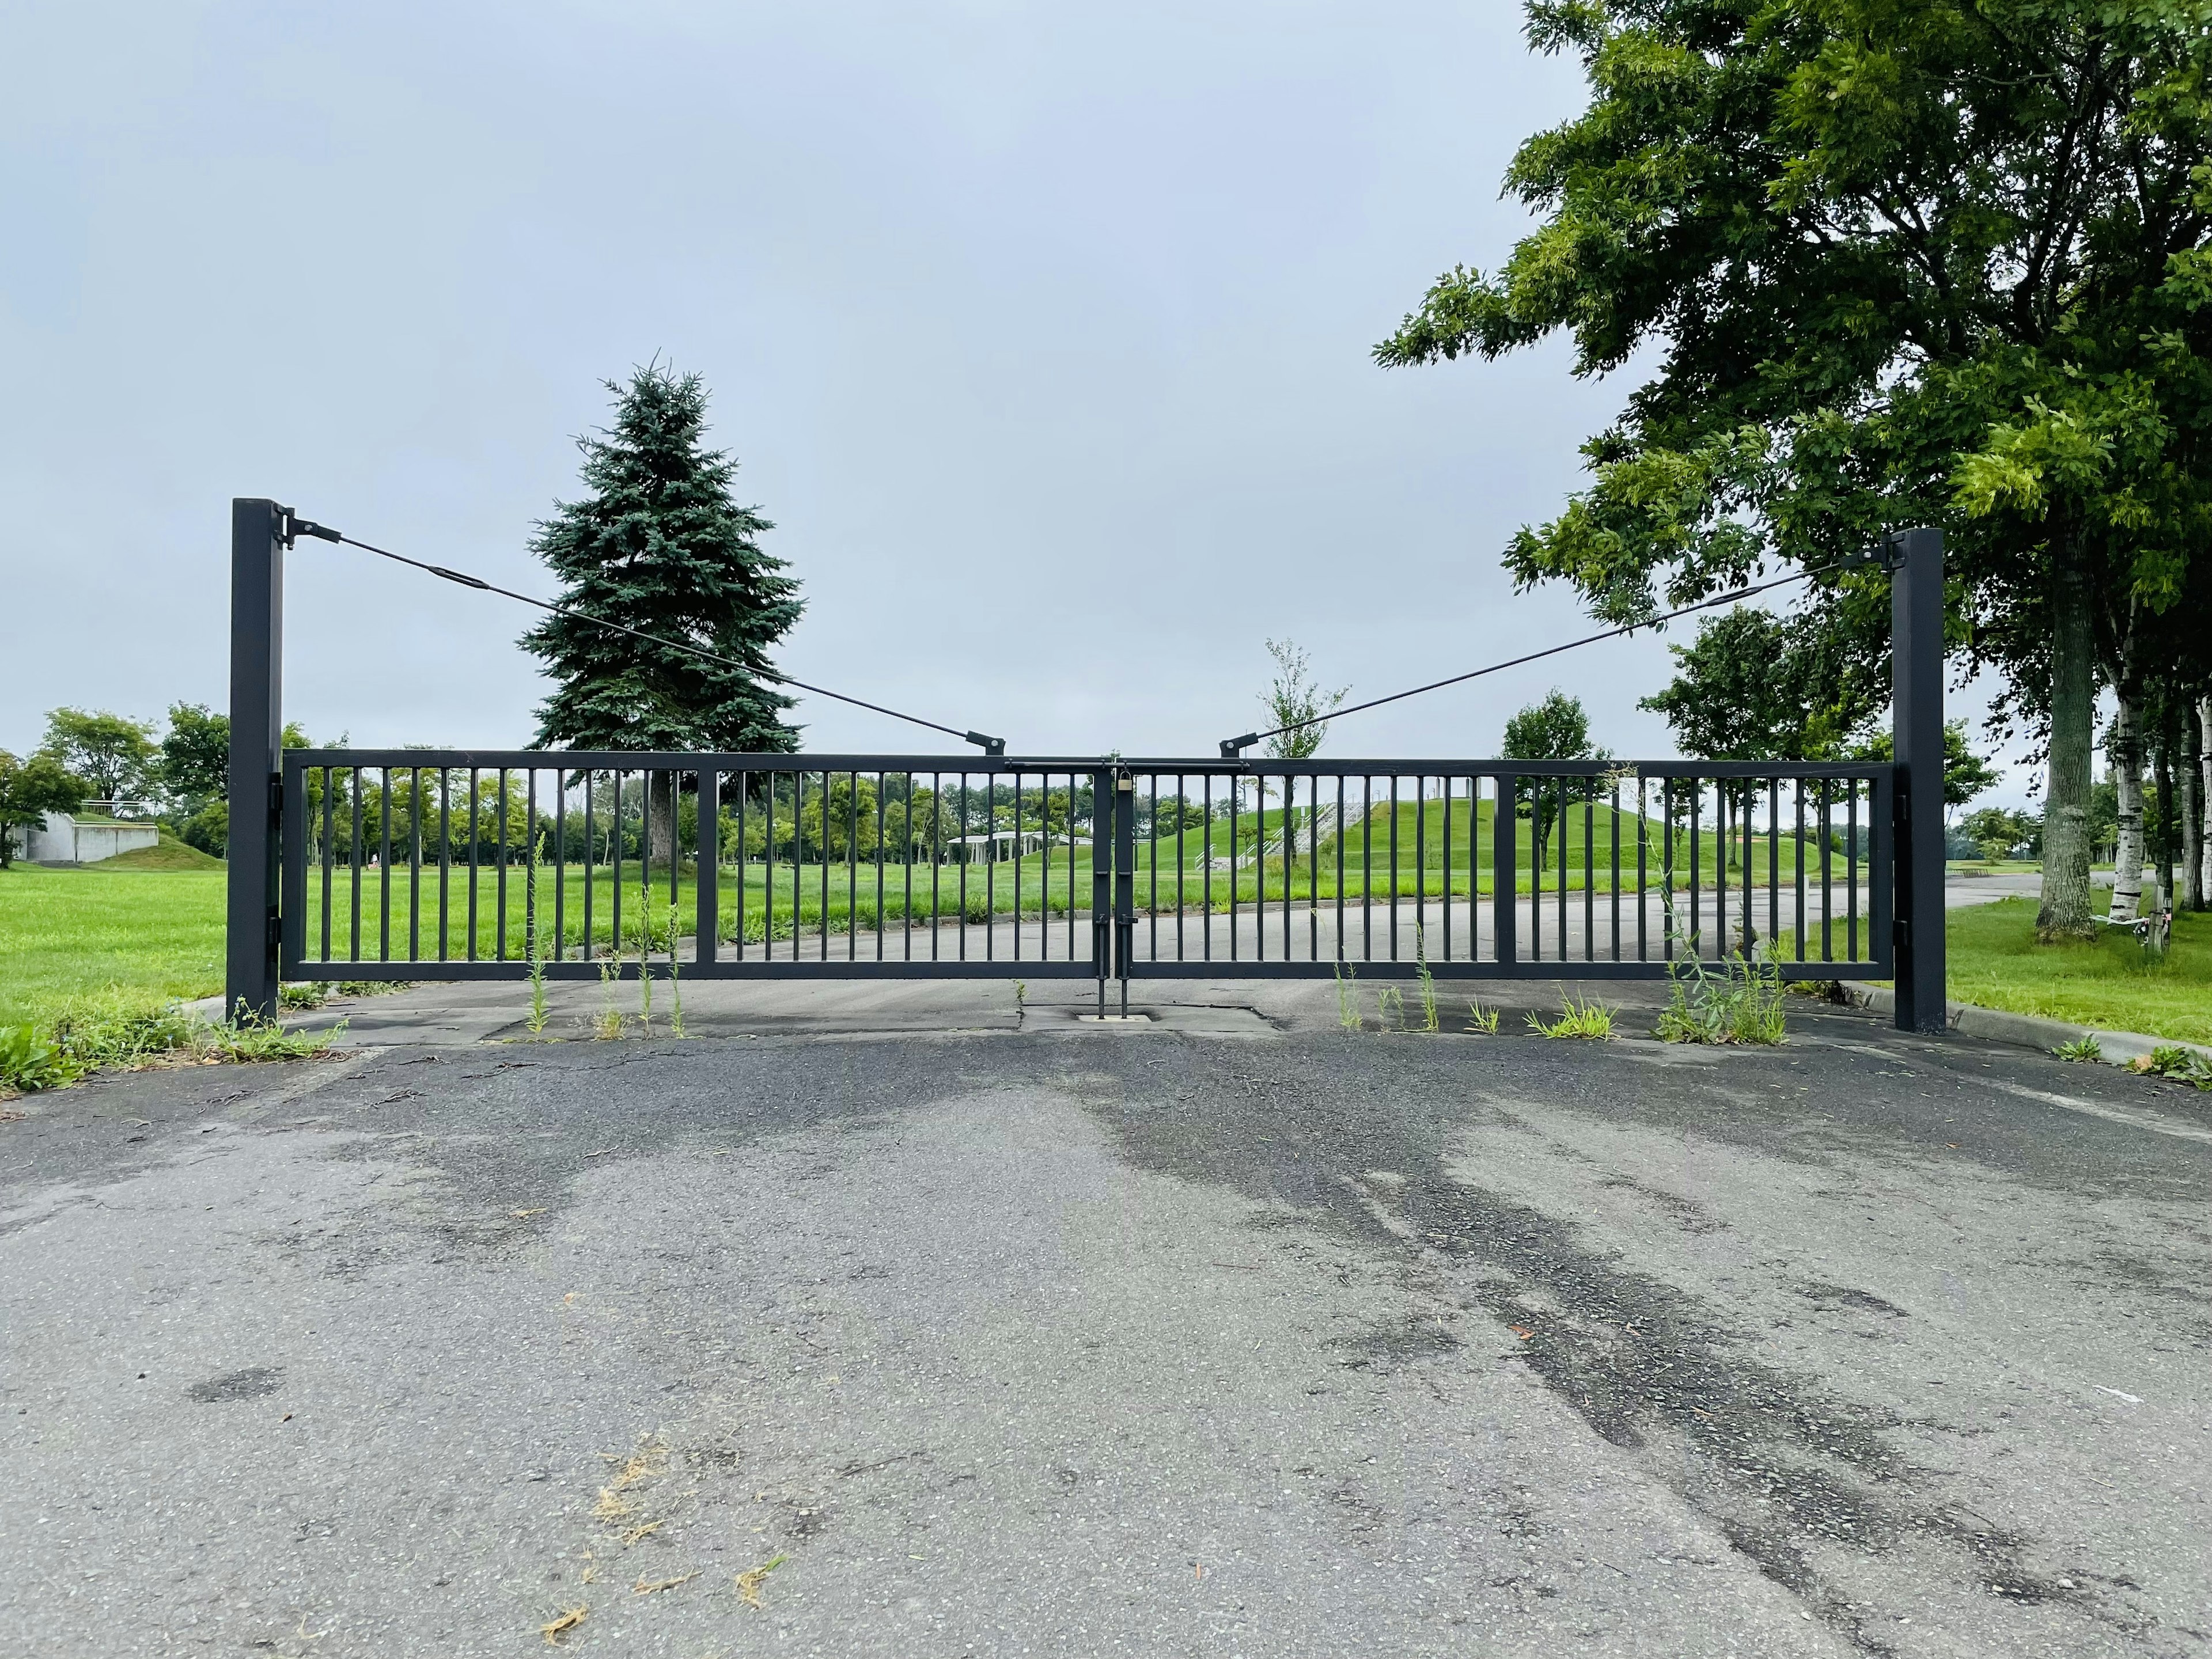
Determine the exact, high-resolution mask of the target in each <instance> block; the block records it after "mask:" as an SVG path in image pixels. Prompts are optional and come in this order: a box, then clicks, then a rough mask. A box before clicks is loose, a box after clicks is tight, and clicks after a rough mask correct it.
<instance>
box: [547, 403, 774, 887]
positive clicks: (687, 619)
mask: <svg viewBox="0 0 2212 1659" xmlns="http://www.w3.org/2000/svg"><path fill="white" fill-rule="evenodd" d="M607 390H608V391H609V392H613V393H614V394H615V396H616V398H617V406H616V414H615V422H614V426H613V428H612V429H611V431H609V432H606V433H605V434H603V435H599V436H593V437H585V438H580V439H579V440H578V441H577V446H578V447H579V448H580V449H581V450H582V451H583V453H584V468H583V476H584V483H585V484H586V487H587V489H588V491H589V493H588V494H587V495H586V496H585V497H584V499H582V500H580V501H564V502H562V503H559V504H558V505H557V506H556V508H555V510H554V513H553V516H552V517H551V518H550V519H548V520H545V521H544V523H542V524H540V525H539V526H538V534H537V535H536V537H535V538H532V542H531V544H530V545H531V550H532V552H534V553H536V554H537V555H538V556H539V557H540V558H542V559H544V561H545V562H546V564H547V566H548V567H550V568H551V570H552V572H553V574H555V575H556V577H558V578H559V579H560V583H561V593H560V599H561V603H562V604H563V605H567V606H568V607H570V608H572V609H574V610H577V611H582V612H584V613H585V614H586V615H588V616H592V617H604V618H605V619H606V620H607V621H609V622H614V623H622V624H623V625H624V626H625V627H629V628H635V629H639V630H641V631H642V632H644V633H647V634H653V635H661V636H663V637H665V638H668V639H671V640H680V641H690V642H691V643H692V644H695V645H697V646H700V647H704V648H705V649H707V650H708V651H711V652H714V653H715V654H716V655H718V656H720V657H725V658H728V659H731V660H732V662H733V663H736V664H741V665H743V666H727V665H724V664H721V663H717V662H711V661H708V660H706V659H702V658H700V657H697V656H695V655H692V654H691V653H689V652H685V651H681V650H678V649H675V648H673V647H668V646H659V645H653V644H648V643H647V641H643V640H640V639H637V638H635V637H634V636H633V635H627V634H618V633H615V632H613V631H611V629H604V628H594V627H592V625H591V624H590V623H584V622H579V621H575V620H574V619H572V618H569V617H547V618H546V619H545V620H544V622H543V623H539V624H538V626H537V627H536V628H534V629H532V630H531V631H530V632H529V633H527V634H526V635H524V636H523V641H522V643H523V645H524V646H525V647H526V648H527V649H529V650H531V651H532V652H535V653H537V654H538V656H540V657H543V658H544V659H545V661H546V665H547V667H548V670H549V671H550V674H551V676H552V678H553V679H554V680H555V682H556V687H555V690H554V691H553V694H552V695H551V696H550V697H548V698H547V699H546V700H545V702H544V703H543V704H542V705H541V706H540V707H539V708H538V742H539V743H541V744H548V745H550V744H568V745H569V746H572V747H575V748H584V749H659V750H737V751H744V752H749V753H787V752H789V751H790V750H792V749H793V748H794V747H796V746H797V743H798V738H799V733H798V731H797V729H796V728H794V727H793V726H790V725H788V724H787V723H786V722H785V720H784V719H783V714H784V712H785V711H786V710H787V709H788V708H791V706H792V702H793V700H792V699H791V698H790V697H787V696H784V695H783V694H782V693H781V691H778V690H775V683H774V671H773V670H771V669H770V667H769V660H768V652H769V647H772V646H774V645H775V643H776V641H779V640H781V638H782V637H783V636H784V635H786V634H787V633H788V632H789V631H790V629H791V626H792V624H793V623H795V622H797V621H798V620H799V612H800V611H801V609H802V608H803V602H802V601H801V600H800V599H799V584H798V583H797V582H796V581H794V580H792V579H791V578H790V577H789V576H787V575H785V574H783V571H784V569H785V568H786V567H785V564H784V562H783V561H782V560H781V559H778V558H775V557H773V556H770V555H769V554H767V553H764V552H763V551H762V550H761V547H760V542H759V538H760V536H761V534H762V533H763V532H765V531H768V530H771V529H773V528H775V526H773V525H772V524H771V523H770V522H769V520H767V519H765V518H763V516H762V515H761V513H760V512H759V510H758V509H757V508H756V507H741V506H739V505H738V503H737V501H735V499H733V498H732V495H731V494H730V484H731V481H732V478H733V477H735V476H736V474H737V470H738V468H737V463H736V462H735V461H734V460H732V459H731V458H730V457H729V455H728V454H727V453H726V452H724V451H722V450H716V449H708V448H706V447H704V445H703V443H702V435H703V433H704V431H705V428H706V419H707V389H706V386H705V385H704V384H703V383H702V381H701V380H700V378H699V376H698V375H696V374H683V375H678V374H676V373H675V372H674V371H673V370H672V369H669V368H662V367H660V366H659V365H658V364H649V365H647V367H645V368H641V369H639V370H637V372H636V373H635V374H633V375H632V376H631V377H630V381H629V385H628V386H621V385H619V384H617V382H615V381H612V380H610V381H608V382H607ZM671 783H672V780H671V779H670V778H669V777H667V776H666V775H662V776H659V777H656V779H655V780H654V784H653V816H654V818H655V819H656V822H655V823H654V825H653V848H654V851H655V852H656V854H659V855H660V856H661V857H662V858H663V859H664V860H665V859H667V858H672V856H673V855H674V851H675V845H674V839H673V829H674V825H675V812H674V810H673V808H674V805H675V801H674V798H673V793H672V790H671Z"/></svg>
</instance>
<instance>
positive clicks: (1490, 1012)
mask: <svg viewBox="0 0 2212 1659" xmlns="http://www.w3.org/2000/svg"><path fill="white" fill-rule="evenodd" d="M1467 1029H1468V1030H1470V1031H1476V1032H1480V1034H1481V1035H1482V1036H1497V1035H1498V1010H1497V1009H1495V1008H1486V1007H1484V1006H1482V999H1481V998H1480V997H1476V998H1475V999H1474V1000H1473V1001H1471V1002H1469V1003H1468V1005H1467Z"/></svg>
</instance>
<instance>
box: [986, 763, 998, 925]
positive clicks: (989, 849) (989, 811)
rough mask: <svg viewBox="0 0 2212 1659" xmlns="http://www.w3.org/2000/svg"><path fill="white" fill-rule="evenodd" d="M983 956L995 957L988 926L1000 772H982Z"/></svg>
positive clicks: (992, 917) (992, 916) (993, 903)
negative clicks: (983, 838) (983, 837)
mask: <svg viewBox="0 0 2212 1659" xmlns="http://www.w3.org/2000/svg"><path fill="white" fill-rule="evenodd" d="M983 834H984V836H986V838H987V839H986V840H985V841H984V842H983V960H984V961H986V962H990V961H994V960H995V959H996V957H997V955H998V951H997V949H996V945H995V943H994V939H993V938H992V932H991V930H992V929H993V928H994V927H996V926H997V925H998V915H999V903H998V901H999V775H998V774H997V773H996V772H987V773H985V774H984V775H983Z"/></svg>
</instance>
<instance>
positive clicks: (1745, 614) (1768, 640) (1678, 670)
mask: <svg viewBox="0 0 2212 1659" xmlns="http://www.w3.org/2000/svg"><path fill="white" fill-rule="evenodd" d="M1831 644H1832V641H1830V639H1829V637H1828V636H1827V635H1825V634H1824V633H1821V632H1820V631H1819V630H1809V637H1808V630H1804V629H1797V628H1795V627H1793V626H1792V625H1791V623H1790V619H1788V618H1786V617H1778V616H1775V615H1772V614H1771V613H1770V612H1767V611H1754V610H1752V609H1750V608H1748V607H1747V606H1740V607H1738V608H1737V609H1735V610H1733V611H1725V612H1723V613H1722V614H1721V615H1720V616H1717V617H1709V618H1707V619H1706V620H1705V621H1704V622H1701V623H1699V625H1698V635H1697V638H1696V640H1695V641H1692V643H1691V644H1688V645H1674V646H1669V647H1668V650H1669V651H1671V652H1672V653H1674V678H1673V679H1672V680H1671V681H1670V682H1668V685H1667V687H1666V689H1665V690H1662V691H1659V692H1656V693H1655V694H1654V695H1653V696H1648V697H1645V698H1644V699H1643V701H1642V702H1641V703H1640V704H1639V707H1642V708H1648V709H1650V710H1651V711H1653V712H1654V713H1655V714H1662V715H1664V716H1665V717H1666V720H1667V724H1668V726H1671V727H1672V728H1673V729H1674V739H1675V741H1676V742H1677V743H1679V744H1680V745H1681V747H1682V752H1683V753H1684V754H1686V755H1695V756H1697V757H1699V759H1701V760H1777V761H1802V760H1810V759H1813V758H1814V757H1816V756H1818V755H1820V754H1821V753H1824V752H1826V750H1827V749H1828V748H1829V747H1830V746H1832V744H1833V743H1834V741H1835V739H1836V738H1837V736H1838V727H1839V726H1849V725H1851V724H1856V721H1855V720H1852V719H1851V715H1852V714H1854V713H1855V712H1856V711H1854V710H1850V709H1849V708H1842V707H1839V706H1838V701H1837V690H1838V678H1837V675H1836V671H1835V664H1834V660H1833V657H1834V653H1833V652H1832V650H1831V649H1829V648H1828V647H1830V645H1831Z"/></svg>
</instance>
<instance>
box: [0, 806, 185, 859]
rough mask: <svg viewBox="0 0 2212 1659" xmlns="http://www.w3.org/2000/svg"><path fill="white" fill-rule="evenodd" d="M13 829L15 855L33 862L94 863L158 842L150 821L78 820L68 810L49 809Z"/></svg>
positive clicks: (158, 833) (158, 832)
mask: <svg viewBox="0 0 2212 1659" xmlns="http://www.w3.org/2000/svg"><path fill="white" fill-rule="evenodd" d="M13 833H14V835H15V849H16V855H17V856H18V857H20V858H26V859H28V860H30V861H31V862H32V863H33V864H97V863H99V862H100V860H102V859H112V858H113V857H114V856H115V855H116V854H118V853H128V852H131V851H133V850H134V849H136V848H141V847H158V846H159V845H161V831H160V830H159V829H155V827H154V826H153V825H152V824H150V823H78V822H77V821H76V818H75V817H72V816H71V815H70V814H69V813H67V812H49V813H47V814H46V822H45V823H42V824H29V825H27V826H25V827H24V828H22V829H17V830H15V831H14V832H13Z"/></svg>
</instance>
